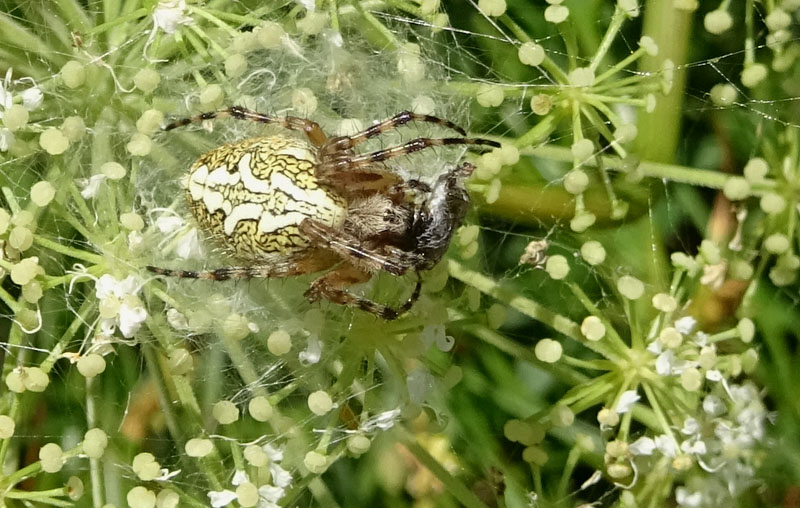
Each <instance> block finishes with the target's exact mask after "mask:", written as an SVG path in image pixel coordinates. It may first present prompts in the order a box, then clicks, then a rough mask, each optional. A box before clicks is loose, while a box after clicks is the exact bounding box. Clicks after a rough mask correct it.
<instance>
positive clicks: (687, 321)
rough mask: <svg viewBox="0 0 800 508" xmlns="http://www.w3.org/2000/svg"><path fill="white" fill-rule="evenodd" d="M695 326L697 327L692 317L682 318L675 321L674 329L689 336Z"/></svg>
mask: <svg viewBox="0 0 800 508" xmlns="http://www.w3.org/2000/svg"><path fill="white" fill-rule="evenodd" d="M695 325H697V320H696V319H695V318H693V317H692V316H686V317H682V318H680V319H679V320H677V321H675V329H676V330H678V331H679V332H680V333H681V334H683V335H689V334H690V333H692V330H694V327H695Z"/></svg>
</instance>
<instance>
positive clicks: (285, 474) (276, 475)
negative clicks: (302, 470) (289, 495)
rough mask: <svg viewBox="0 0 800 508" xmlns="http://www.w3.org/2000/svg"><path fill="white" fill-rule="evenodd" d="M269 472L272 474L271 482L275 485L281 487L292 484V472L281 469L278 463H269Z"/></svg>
mask: <svg viewBox="0 0 800 508" xmlns="http://www.w3.org/2000/svg"><path fill="white" fill-rule="evenodd" d="M269 472H270V474H271V475H272V483H274V484H275V485H276V486H277V487H280V488H282V489H283V488H285V487H288V486H289V485H291V484H292V474H291V473H290V472H289V471H287V470H285V469H283V468H282V467H281V466H280V465H279V464H276V463H274V462H273V463H271V464H270V465H269Z"/></svg>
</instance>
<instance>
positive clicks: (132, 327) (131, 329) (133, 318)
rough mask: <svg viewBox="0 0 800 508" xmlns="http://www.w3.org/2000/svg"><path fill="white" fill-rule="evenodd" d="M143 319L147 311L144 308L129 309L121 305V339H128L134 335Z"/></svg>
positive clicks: (129, 307) (127, 306) (124, 304)
mask: <svg viewBox="0 0 800 508" xmlns="http://www.w3.org/2000/svg"><path fill="white" fill-rule="evenodd" d="M145 319H147V311H146V310H145V309H144V307H139V306H137V307H131V306H129V305H128V304H126V303H123V304H122V305H121V306H120V308H119V331H120V332H122V336H123V337H125V338H126V339H130V338H132V337H133V336H134V335H136V332H138V331H139V327H141V325H142V323H143V322H144V320H145Z"/></svg>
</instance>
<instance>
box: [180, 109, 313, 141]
mask: <svg viewBox="0 0 800 508" xmlns="http://www.w3.org/2000/svg"><path fill="white" fill-rule="evenodd" d="M215 118H235V119H237V120H248V121H251V122H258V123H274V124H278V125H280V126H281V127H283V128H284V129H289V130H292V131H302V132H304V133H305V134H306V136H307V137H308V140H309V141H310V142H311V144H312V145H314V146H316V147H320V146H323V145H324V144H325V143H326V142H327V141H328V136H326V135H325V133H324V132H322V128H320V126H319V124H318V123H317V122H312V121H311V120H307V119H305V118H298V117H296V116H280V117H278V116H269V115H265V114H263V113H258V112H256V111H251V110H249V109H246V108H243V107H241V106H231V107H229V108H225V109H220V110H219V111H208V112H206V113H200V114H199V115H195V116H190V117H186V118H181V119H180V120H176V121H174V122H172V123H170V124H168V125H167V126H166V127H164V130H165V131H171V130H172V129H176V128H178V127H183V126H184V125H189V124H191V123H197V122H204V121H206V120H213V119H215Z"/></svg>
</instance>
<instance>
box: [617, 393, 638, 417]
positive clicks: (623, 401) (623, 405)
mask: <svg viewBox="0 0 800 508" xmlns="http://www.w3.org/2000/svg"><path fill="white" fill-rule="evenodd" d="M641 398H642V397H641V396H639V394H638V393H636V390H628V391H626V392H623V393H622V395H620V397H619V402H618V403H617V413H619V414H623V413H627V412H628V411H630V410H631V408H632V407H633V405H634V404H636V402H638V401H639V400H641Z"/></svg>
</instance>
